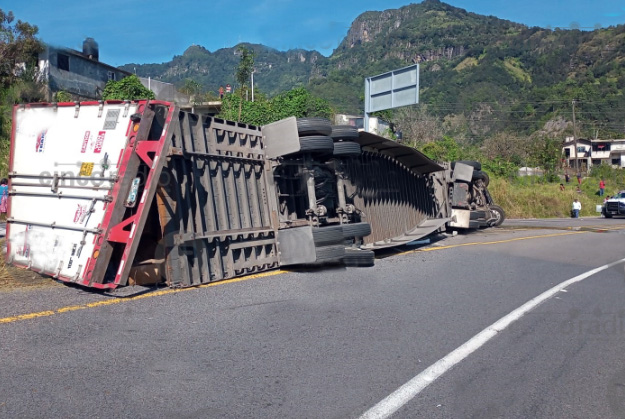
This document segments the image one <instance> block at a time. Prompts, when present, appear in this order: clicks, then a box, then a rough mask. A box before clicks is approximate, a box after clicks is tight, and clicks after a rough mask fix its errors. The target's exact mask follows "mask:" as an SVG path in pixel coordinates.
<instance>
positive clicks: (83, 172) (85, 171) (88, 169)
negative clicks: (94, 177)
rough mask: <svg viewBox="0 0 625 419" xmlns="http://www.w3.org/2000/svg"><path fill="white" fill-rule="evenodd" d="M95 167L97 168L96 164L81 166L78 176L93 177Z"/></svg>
mask: <svg viewBox="0 0 625 419" xmlns="http://www.w3.org/2000/svg"><path fill="white" fill-rule="evenodd" d="M93 166H95V164H94V163H83V164H81V165H80V173H78V176H91V173H93Z"/></svg>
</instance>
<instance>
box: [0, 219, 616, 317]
mask: <svg viewBox="0 0 625 419" xmlns="http://www.w3.org/2000/svg"><path fill="white" fill-rule="evenodd" d="M615 229H616V228H615ZM603 230H608V229H603ZM584 233H588V231H571V232H566V233H555V234H543V235H539V236H527V237H516V238H514V239H507V240H496V241H490V242H471V243H460V244H452V245H449V246H436V247H428V248H425V249H415V250H409V251H407V252H401V253H397V255H409V254H412V253H417V252H432V251H435V250H445V249H453V248H455V247H463V246H486V245H492V244H501V243H511V242H515V241H521V240H530V239H542V238H547V237H559V236H569V235H572V234H584ZM286 272H288V271H283V270H278V271H271V272H264V273H260V274H255V275H249V276H243V277H240V278H233V279H226V280H224V281H218V282H212V283H210V284H203V285H199V286H196V287H190V288H176V289H167V290H161V291H155V292H151V293H148V294H141V295H136V296H134V297H129V298H115V299H110V300H103V301H94V302H92V303H86V304H80V305H73V306H66V307H61V308H58V309H56V310H48V311H40V312H37V313H27V314H20V315H17V316H11V317H3V318H0V324H3V323H15V322H18V321H22V320H30V319H35V318H39V317H50V316H54V315H56V314H62V313H67V312H70V311H77V310H85V309H89V308H96V307H102V306H110V305H113V304H121V303H127V302H131V301H137V300H141V299H144V298H153V297H160V296H162V295H168V294H175V293H178V292H187V291H193V290H196V289H198V288H208V287H215V286H217V285H226V284H232V283H235V282H242V281H249V280H250V279H257V278H264V277H268V276H275V275H280V274H283V273H286Z"/></svg>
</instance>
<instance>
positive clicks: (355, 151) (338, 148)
mask: <svg viewBox="0 0 625 419" xmlns="http://www.w3.org/2000/svg"><path fill="white" fill-rule="evenodd" d="M333 154H334V156H335V157H358V156H360V155H361V154H362V149H361V148H360V144H358V143H352V142H351V141H341V142H338V143H334V153H333Z"/></svg>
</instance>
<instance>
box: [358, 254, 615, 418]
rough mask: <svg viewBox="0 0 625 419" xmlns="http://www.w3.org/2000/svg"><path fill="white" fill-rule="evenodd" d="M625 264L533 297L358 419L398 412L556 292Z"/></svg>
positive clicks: (591, 271)
mask: <svg viewBox="0 0 625 419" xmlns="http://www.w3.org/2000/svg"><path fill="white" fill-rule="evenodd" d="M623 262H625V259H621V260H617V261H616V262H612V263H609V264H607V265H604V266H601V267H599V268H595V269H593V270H590V271H588V272H586V273H583V274H581V275H578V276H576V277H574V278H571V279H568V280H566V281H564V282H561V283H560V284H558V285H556V286H555V287H553V288H551V289H549V290H547V291H545V292H543V293H542V294H540V295H539V296H537V297H534V298H532V299H531V300H529V301H528V302H527V303H525V304H523V305H522V306H521V307H519V308H517V309H516V310H514V311H512V312H510V313H509V314H507V315H505V316H504V317H502V318H501V319H499V320H497V321H496V322H495V323H493V324H491V325H490V326H488V327H487V328H486V329H484V330H482V331H481V332H480V333H478V334H477V335H475V336H473V337H472V338H471V339H469V340H468V341H467V342H465V343H464V344H462V345H461V346H459V347H458V348H456V349H455V350H453V351H452V352H450V353H449V354H447V355H446V356H445V357H443V358H441V359H439V360H438V361H436V362H435V363H434V364H432V365H430V366H429V367H428V368H427V369H425V370H424V371H423V372H421V373H420V374H419V375H417V376H415V377H414V378H412V379H411V380H410V381H408V382H407V383H406V384H404V385H403V386H401V387H399V388H398V389H397V390H395V391H394V392H393V393H391V394H390V395H389V396H388V397H386V398H385V399H384V400H382V401H381V402H379V403H378V404H376V405H375V406H373V407H372V408H371V409H369V410H367V411H366V412H365V413H364V414H363V415H362V416H361V417H360V419H374V418H376V419H378V418H388V417H390V416H391V415H392V414H393V413H395V412H397V411H398V410H399V409H401V408H402V407H403V406H404V405H405V404H406V403H408V402H409V401H410V400H412V399H413V398H414V397H416V396H417V395H418V394H419V393H420V392H421V391H423V390H424V389H425V388H426V387H427V386H429V385H430V384H432V383H433V382H434V381H435V380H436V379H438V378H439V377H440V376H442V375H443V374H445V373H446V372H447V371H449V370H450V369H451V368H453V367H454V366H455V365H456V364H458V363H460V361H462V360H463V359H465V358H466V357H467V356H469V355H471V354H472V353H473V352H475V351H476V350H478V349H479V348H480V347H482V345H484V344H485V343H486V342H488V341H489V340H491V339H492V338H493V337H495V336H496V335H497V334H498V333H499V332H501V331H503V330H505V329H506V328H507V327H508V326H510V324H512V323H513V322H515V321H517V320H519V319H520V318H521V317H523V316H524V315H525V314H527V313H529V312H530V311H532V310H533V309H535V308H536V307H537V306H539V305H540V304H542V303H544V302H545V301H547V300H548V299H549V298H551V297H553V296H554V295H555V294H557V293H558V292H560V291H562V290H564V289H565V288H567V287H568V286H570V285H572V284H574V283H576V282H580V281H583V280H584V279H586V278H588V277H590V276H592V275H594V274H596V273H599V272H601V271H604V270H606V269H609V268H611V267H613V266H615V265H618V264H621V263H623Z"/></svg>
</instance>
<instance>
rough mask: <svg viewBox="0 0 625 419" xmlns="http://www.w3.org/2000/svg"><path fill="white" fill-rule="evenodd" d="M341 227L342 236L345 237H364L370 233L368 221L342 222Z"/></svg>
mask: <svg viewBox="0 0 625 419" xmlns="http://www.w3.org/2000/svg"><path fill="white" fill-rule="evenodd" d="M342 227H343V237H344V238H346V239H351V238H353V237H365V236H368V235H369V234H371V224H369V223H353V224H343V225H342Z"/></svg>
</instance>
